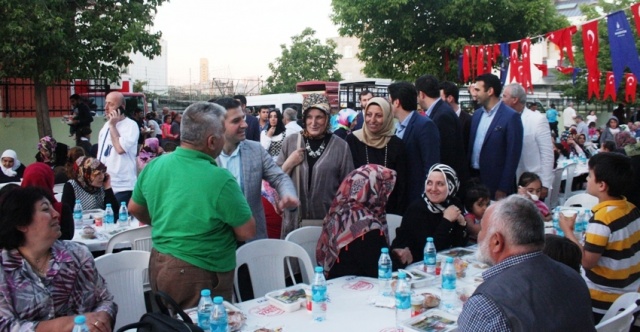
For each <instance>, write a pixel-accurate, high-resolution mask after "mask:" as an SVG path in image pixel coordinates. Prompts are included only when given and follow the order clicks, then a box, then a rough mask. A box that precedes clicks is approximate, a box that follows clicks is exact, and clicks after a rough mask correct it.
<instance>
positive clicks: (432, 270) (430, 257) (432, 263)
mask: <svg viewBox="0 0 640 332" xmlns="http://www.w3.org/2000/svg"><path fill="white" fill-rule="evenodd" d="M436 254H437V253H436V245H435V244H433V238H432V237H428V238H427V244H425V245H424V268H425V270H424V271H425V272H427V273H428V274H433V275H435V274H436Z"/></svg>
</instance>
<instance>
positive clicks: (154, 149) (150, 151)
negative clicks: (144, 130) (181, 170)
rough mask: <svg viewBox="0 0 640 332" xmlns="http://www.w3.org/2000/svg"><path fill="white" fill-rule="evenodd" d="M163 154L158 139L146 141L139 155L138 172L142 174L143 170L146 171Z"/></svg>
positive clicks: (152, 138) (153, 138)
mask: <svg viewBox="0 0 640 332" xmlns="http://www.w3.org/2000/svg"><path fill="white" fill-rule="evenodd" d="M163 152H164V151H162V148H161V147H160V141H159V140H158V138H156V137H151V138H147V139H145V140H144V145H143V146H142V149H140V152H139V153H138V172H142V169H144V167H145V166H147V164H148V163H150V162H151V160H152V159H153V158H155V157H157V156H159V155H161V154H162V153H163Z"/></svg>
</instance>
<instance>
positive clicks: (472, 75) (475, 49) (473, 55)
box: [471, 45, 478, 79]
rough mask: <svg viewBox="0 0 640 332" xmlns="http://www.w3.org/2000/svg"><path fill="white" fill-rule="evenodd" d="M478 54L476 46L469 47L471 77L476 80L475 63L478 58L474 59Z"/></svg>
mask: <svg viewBox="0 0 640 332" xmlns="http://www.w3.org/2000/svg"><path fill="white" fill-rule="evenodd" d="M477 54H478V45H471V77H472V78H474V79H475V78H476V76H478V71H477V70H476V62H478V58H476V56H477Z"/></svg>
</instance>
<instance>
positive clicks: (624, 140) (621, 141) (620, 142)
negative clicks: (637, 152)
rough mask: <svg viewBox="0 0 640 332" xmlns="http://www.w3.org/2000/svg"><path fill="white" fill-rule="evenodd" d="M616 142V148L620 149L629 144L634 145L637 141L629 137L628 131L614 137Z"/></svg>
mask: <svg viewBox="0 0 640 332" xmlns="http://www.w3.org/2000/svg"><path fill="white" fill-rule="evenodd" d="M614 140H615V141H616V148H618V149H622V148H624V147H625V146H627V145H629V144H636V143H637V142H638V141H637V140H636V139H635V138H633V137H631V133H630V132H628V131H621V132H619V133H617V134H616V135H615V136H614Z"/></svg>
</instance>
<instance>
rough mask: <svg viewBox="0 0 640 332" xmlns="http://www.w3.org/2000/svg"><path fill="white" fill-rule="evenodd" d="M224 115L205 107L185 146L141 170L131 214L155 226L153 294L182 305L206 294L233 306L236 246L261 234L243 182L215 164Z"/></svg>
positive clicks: (187, 117)
mask: <svg viewBox="0 0 640 332" xmlns="http://www.w3.org/2000/svg"><path fill="white" fill-rule="evenodd" d="M224 116H225V110H224V108H222V107H220V106H219V105H216V104H212V103H207V102H199V103H195V104H193V105H191V106H189V107H188V108H187V109H186V110H185V112H184V114H183V117H182V123H181V126H180V137H181V142H180V147H179V148H178V149H177V150H176V151H175V152H173V153H171V154H169V155H166V156H161V157H159V158H156V159H154V160H153V161H152V162H150V163H149V164H148V165H147V166H146V167H145V168H144V170H143V171H142V173H140V176H139V177H138V182H137V183H136V186H135V189H134V191H133V197H132V199H131V201H130V203H129V211H130V212H131V214H132V215H134V216H135V217H136V218H137V219H138V220H140V221H141V222H142V223H145V224H148V225H151V226H152V227H153V228H152V232H151V237H152V240H153V250H152V251H151V259H150V260H149V276H150V277H149V280H150V282H151V289H153V290H154V291H157V290H161V291H163V292H166V293H168V294H169V295H170V296H171V297H172V298H173V299H174V300H176V302H177V303H178V304H179V305H180V306H181V307H182V308H190V307H195V306H196V305H197V304H198V300H199V298H200V290H202V289H203V288H208V289H210V290H211V295H212V296H223V297H224V298H225V300H227V301H230V300H231V295H232V292H233V271H234V269H235V266H236V256H235V251H236V241H245V240H247V239H250V238H252V237H254V236H255V232H256V225H255V221H254V219H253V217H252V215H251V210H250V209H249V205H248V204H247V201H246V200H245V198H244V195H243V194H242V191H241V190H240V187H239V186H238V183H237V181H236V179H235V178H234V177H233V176H232V175H231V173H229V172H228V171H227V170H226V169H223V168H220V167H218V166H217V165H216V162H215V158H216V157H217V156H218V155H219V154H220V151H221V150H222V147H223V146H224Z"/></svg>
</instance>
